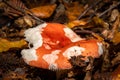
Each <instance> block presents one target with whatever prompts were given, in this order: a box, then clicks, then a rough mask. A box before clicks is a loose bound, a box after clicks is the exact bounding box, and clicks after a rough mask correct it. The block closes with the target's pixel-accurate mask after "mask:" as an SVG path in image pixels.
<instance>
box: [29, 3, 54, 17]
mask: <svg viewBox="0 0 120 80" xmlns="http://www.w3.org/2000/svg"><path fill="white" fill-rule="evenodd" d="M55 8H56V4H52V5H45V6H39V7H35V8H32V9H30V11H31V12H32V13H33V14H34V15H36V16H37V17H40V18H49V17H50V16H51V15H52V13H53V12H54V10H55Z"/></svg>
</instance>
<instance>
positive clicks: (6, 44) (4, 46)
mask: <svg viewBox="0 0 120 80" xmlns="http://www.w3.org/2000/svg"><path fill="white" fill-rule="evenodd" d="M26 44H27V43H26V41H24V40H20V41H8V40H7V39H0V52H3V51H7V50H9V49H10V48H14V47H16V48H21V47H22V46H24V45H26Z"/></svg>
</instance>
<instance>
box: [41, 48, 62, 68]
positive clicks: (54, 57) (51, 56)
mask: <svg viewBox="0 0 120 80" xmlns="http://www.w3.org/2000/svg"><path fill="white" fill-rule="evenodd" d="M60 51H61V50H55V51H52V52H51V53H50V54H45V55H43V57H42V58H43V59H44V60H45V61H46V62H47V63H48V64H49V69H50V70H51V69H52V70H56V69H58V67H57V64H56V63H55V61H56V60H57V59H58V56H57V54H59V53H60Z"/></svg>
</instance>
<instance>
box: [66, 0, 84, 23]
mask: <svg viewBox="0 0 120 80" xmlns="http://www.w3.org/2000/svg"><path fill="white" fill-rule="evenodd" d="M65 7H66V12H65V13H66V15H67V16H68V18H69V21H73V20H76V19H77V18H78V17H79V16H80V14H81V13H82V12H83V10H84V8H83V5H81V4H79V2H73V3H71V4H70V5H67V6H65Z"/></svg>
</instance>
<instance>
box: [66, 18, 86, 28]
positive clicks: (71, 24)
mask: <svg viewBox="0 0 120 80" xmlns="http://www.w3.org/2000/svg"><path fill="white" fill-rule="evenodd" d="M86 24H87V22H86V21H84V20H74V21H71V22H69V23H68V24H66V25H67V26H68V27H69V28H73V27H75V26H80V25H86Z"/></svg>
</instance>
